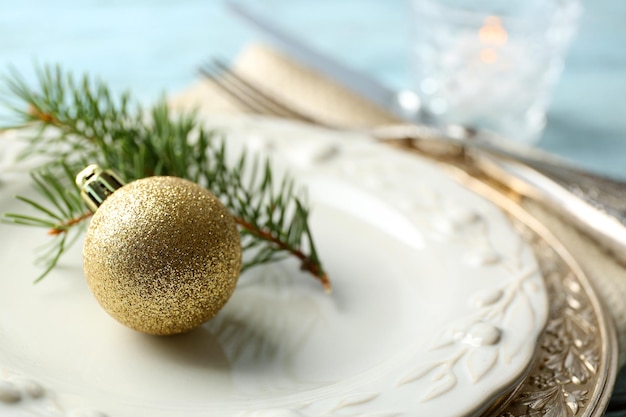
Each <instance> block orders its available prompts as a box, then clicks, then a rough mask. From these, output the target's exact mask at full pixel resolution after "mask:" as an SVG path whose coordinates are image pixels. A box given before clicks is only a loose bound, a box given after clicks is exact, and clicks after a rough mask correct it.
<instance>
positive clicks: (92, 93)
mask: <svg viewBox="0 0 626 417" xmlns="http://www.w3.org/2000/svg"><path fill="white" fill-rule="evenodd" d="M38 78H39V86H38V88H37V89H35V90H33V89H32V88H31V87H30V86H29V85H28V84H27V83H26V82H25V81H24V79H23V78H22V77H21V76H20V75H19V73H17V72H16V71H12V72H11V73H10V74H9V75H8V76H7V77H5V78H4V83H5V86H6V87H7V89H8V91H5V92H4V94H3V96H2V98H3V101H4V103H5V105H7V106H8V107H9V108H10V109H12V111H13V115H14V117H15V120H13V121H12V126H18V127H20V128H24V131H25V132H28V133H30V136H29V137H28V138H27V140H28V142H29V146H28V148H27V150H26V151H25V152H24V153H23V154H22V158H25V159H28V158H30V157H32V156H34V155H39V154H45V155H47V156H49V157H50V162H47V163H44V164H43V165H42V166H41V167H39V168H38V169H36V170H35V171H34V172H33V173H32V179H33V185H34V188H35V190H36V191H37V192H38V194H39V198H40V200H37V201H35V200H32V199H28V198H25V197H18V198H19V199H20V200H21V201H22V202H24V203H25V204H26V205H27V206H29V207H30V209H31V210H33V211H34V212H36V213H37V215H25V214H20V213H9V214H4V216H3V220H4V221H5V222H11V223H15V224H19V225H26V226H37V227H44V228H47V229H48V231H49V234H51V235H53V236H54V240H53V244H52V246H51V247H52V249H51V250H50V251H48V252H47V253H46V254H44V255H43V257H42V262H43V263H44V264H45V268H46V269H45V271H44V273H43V274H42V276H40V277H39V278H38V279H41V278H42V277H43V276H45V275H46V274H47V273H48V272H49V271H51V270H52V269H53V268H54V266H55V265H56V264H57V262H58V261H59V259H60V257H61V256H62V255H63V253H65V251H66V250H67V248H68V247H69V245H70V244H71V241H72V239H69V238H68V236H69V235H70V234H74V233H75V232H77V231H80V230H82V229H83V228H84V226H85V224H86V220H87V219H88V218H89V217H90V213H88V211H87V210H86V209H85V207H84V204H83V203H82V201H81V199H80V190H78V188H77V187H76V186H75V185H74V176H75V174H76V173H77V172H78V171H79V170H80V169H81V168H83V167H84V166H86V165H88V164H89V163H97V164H99V165H101V166H103V167H106V168H110V169H113V170H114V171H116V172H117V173H118V174H119V175H120V176H121V177H122V178H123V179H124V180H125V181H132V180H134V179H138V178H142V177H146V176H151V175H172V176H179V177H183V178H187V179H189V180H192V181H194V182H197V183H199V184H200V185H202V186H205V187H207V188H208V189H209V190H210V191H211V192H213V193H214V194H215V195H216V196H218V197H219V198H220V199H221V201H222V202H223V203H224V204H225V205H226V207H228V209H229V210H230V211H231V213H232V214H233V216H234V218H235V220H236V222H237V224H238V225H239V226H240V234H241V238H242V245H243V249H244V251H246V252H247V253H249V254H250V256H249V257H248V260H247V261H246V262H245V263H244V266H243V268H242V270H245V269H247V268H251V267H253V266H256V265H260V264H265V263H269V262H275V261H277V260H280V259H283V258H284V257H286V256H295V257H296V258H298V259H299V260H300V262H301V268H302V269H303V270H305V271H308V272H310V273H311V274H313V275H314V276H315V277H317V278H318V279H319V280H320V281H321V282H322V284H323V285H324V287H325V288H326V289H327V290H330V283H329V281H328V278H327V276H326V273H325V271H324V269H323V267H322V264H321V261H320V259H319V258H318V256H317V252H316V250H315V245H314V242H313V237H312V234H311V232H310V230H309V227H308V210H307V208H306V205H305V203H304V201H303V200H302V198H301V197H300V196H298V193H297V192H296V190H295V186H294V182H293V180H292V179H291V178H289V177H288V176H284V177H283V178H282V180H281V181H280V182H276V181H275V179H274V175H273V172H272V167H271V164H270V162H269V161H267V160H266V161H260V160H259V158H258V157H248V156H247V155H246V153H245V152H242V153H241V154H240V156H239V158H238V159H237V161H236V163H234V164H229V163H228V161H229V157H228V156H229V155H227V151H226V146H225V144H224V140H223V138H221V137H220V135H219V134H218V132H214V131H209V130H206V129H205V128H204V127H203V126H202V125H201V123H200V122H199V121H198V118H197V116H196V114H194V113H191V114H182V115H179V116H176V117H175V116H173V115H172V114H171V113H170V111H169V109H168V107H167V104H166V102H165V100H161V101H159V102H158V103H157V104H156V105H155V106H154V107H153V108H152V109H150V110H149V111H144V109H142V108H141V106H139V105H132V104H131V103H132V101H131V98H130V95H129V94H123V95H121V97H120V98H118V99H115V98H113V95H112V94H111V93H110V92H109V89H108V87H107V86H106V85H105V84H104V83H102V82H100V81H95V80H92V79H90V78H89V77H87V76H85V77H83V78H81V79H80V80H79V81H75V79H74V78H73V77H72V76H71V74H65V73H63V71H62V70H61V69H60V68H59V67H55V68H51V67H45V68H43V69H40V70H38ZM0 129H2V128H1V127H0ZM260 171H261V172H260ZM259 174H261V175H259Z"/></svg>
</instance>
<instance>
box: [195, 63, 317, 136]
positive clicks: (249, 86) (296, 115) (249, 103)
mask: <svg viewBox="0 0 626 417" xmlns="http://www.w3.org/2000/svg"><path fill="white" fill-rule="evenodd" d="M200 73H201V74H202V75H203V76H204V77H206V78H208V79H209V80H211V81H213V82H214V83H215V85H216V86H218V87H219V88H220V89H222V90H223V91H224V92H226V93H227V94H229V95H230V96H231V97H232V98H234V99H235V100H237V102H239V103H240V104H241V105H243V106H244V107H245V108H247V109H248V110H250V111H252V112H254V113H258V114H266V115H272V116H278V117H283V118H289V119H296V120H300V121H304V122H308V123H312V124H318V125H319V124H322V123H320V122H319V121H317V120H315V119H313V118H311V117H309V116H306V115H304V114H302V113H300V112H298V111H296V110H294V109H291V108H290V107H288V106H287V105H285V104H284V103H281V102H280V101H278V100H277V99H275V98H273V97H272V96H270V95H269V94H267V93H265V92H264V91H262V89H261V88H260V87H258V86H257V85H255V84H253V83H252V82H251V81H249V80H246V79H245V78H244V77H242V76H241V75H238V74H236V73H235V72H234V71H233V70H232V69H230V68H229V67H228V66H227V65H226V64H224V63H223V61H220V60H218V59H213V60H212V61H209V62H207V63H206V64H205V65H204V66H201V67H200Z"/></svg>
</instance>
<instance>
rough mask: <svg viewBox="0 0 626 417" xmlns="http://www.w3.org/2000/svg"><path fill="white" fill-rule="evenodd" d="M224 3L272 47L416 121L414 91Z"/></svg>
mask: <svg viewBox="0 0 626 417" xmlns="http://www.w3.org/2000/svg"><path fill="white" fill-rule="evenodd" d="M225 4H226V7H227V8H228V10H229V11H230V12H231V13H233V15H235V16H237V17H238V18H240V19H241V20H243V21H244V22H246V23H247V24H248V25H249V26H250V27H251V28H253V29H256V30H257V31H258V32H259V33H260V34H262V35H265V38H267V40H268V41H269V42H270V43H271V44H272V45H273V46H274V47H276V48H277V49H278V50H279V51H281V52H283V53H284V54H286V55H287V56H289V57H291V58H293V59H294V60H296V61H297V62H299V63H301V64H303V65H304V66H305V67H308V68H311V69H313V70H315V71H317V72H319V73H320V74H322V75H324V76H325V77H327V78H329V79H331V80H333V81H335V82H336V83H337V84H339V85H341V86H343V87H346V88H347V89H348V90H350V91H352V92H353V93H356V94H357V95H359V96H361V97H362V98H364V99H365V100H367V101H369V102H370V103H374V104H376V105H378V106H379V107H381V108H382V109H384V110H386V111H387V112H389V113H391V114H392V115H393V116H395V117H396V118H398V119H399V120H402V121H406V122H415V121H416V117H417V113H418V109H419V99H418V98H417V95H416V94H415V93H413V92H411V91H408V90H401V91H395V90H393V89H391V88H389V87H387V86H385V85H384V84H382V83H381V82H380V81H378V80H377V79H375V78H373V77H370V76H368V75H367V74H365V73H363V72H359V71H356V70H354V69H352V68H350V67H348V66H347V65H345V64H343V63H341V62H339V61H338V60H335V59H333V58H331V57H330V56H328V55H326V54H324V53H321V52H319V51H318V50H316V49H315V48H314V47H312V46H311V45H309V44H307V43H306V42H305V41H303V40H301V39H298V37H297V36H296V35H294V34H293V33H289V32H288V31H287V30H285V29H284V28H281V27H279V26H278V25H276V24H275V23H274V22H272V21H270V20H269V19H267V18H265V17H263V16H262V15H260V14H257V13H255V12H253V11H252V10H250V9H249V8H246V7H244V6H243V5H241V4H239V3H237V2H235V1H226V2H225Z"/></svg>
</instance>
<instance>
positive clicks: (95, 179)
mask: <svg viewBox="0 0 626 417" xmlns="http://www.w3.org/2000/svg"><path fill="white" fill-rule="evenodd" d="M76 185H78V188H80V196H81V198H82V199H83V200H84V201H85V204H87V207H89V210H91V211H92V212H95V211H96V210H97V209H98V207H100V205H101V204H102V203H103V202H104V200H106V198H107V197H108V196H110V195H111V194H113V192H114V191H115V190H117V189H118V188H121V187H122V186H123V185H124V182H123V181H122V180H121V179H120V178H119V177H118V176H117V174H115V173H114V172H113V171H110V170H104V169H102V168H101V167H100V166H99V165H96V164H92V165H89V166H87V167H86V168H85V169H83V170H82V171H80V172H79V173H78V175H77V176H76Z"/></svg>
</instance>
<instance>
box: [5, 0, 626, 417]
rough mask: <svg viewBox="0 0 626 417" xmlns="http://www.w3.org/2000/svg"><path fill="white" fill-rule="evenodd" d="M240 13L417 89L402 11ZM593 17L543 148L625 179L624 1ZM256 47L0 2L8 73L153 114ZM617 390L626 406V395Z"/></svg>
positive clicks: (297, 8) (347, 8)
mask: <svg viewBox="0 0 626 417" xmlns="http://www.w3.org/2000/svg"><path fill="white" fill-rule="evenodd" d="M511 1H514V0H511ZM517 1H523V0H517ZM242 3H244V4H248V5H251V6H252V7H253V8H254V9H255V10H258V11H261V12H263V13H267V14H268V15H270V16H272V17H273V18H274V19H276V20H278V21H280V22H281V24H282V25H284V26H286V27H288V28H290V29H292V30H293V31H294V32H295V33H297V34H299V35H300V37H303V38H305V39H308V40H310V41H311V42H312V43H313V44H314V45H315V46H317V47H318V49H321V50H322V51H325V52H328V53H329V54H331V55H334V56H335V57H337V58H339V59H341V60H343V61H345V62H347V63H349V64H351V65H352V66H354V67H356V68H359V69H361V70H363V71H365V72H368V73H370V74H371V75H374V76H375V77H378V78H379V79H381V80H382V81H384V82H385V83H387V84H388V85H390V86H393V87H397V88H400V87H410V86H411V79H410V72H409V66H408V62H409V60H408V49H409V48H408V39H409V6H408V3H407V2H406V1H405V0H387V1H382V0H292V1H287V0H257V1H252V0H247V1H242ZM585 9H586V12H585V14H584V16H583V18H582V21H581V26H580V30H579V34H578V37H577V39H576V40H575V42H574V44H573V46H572V49H571V52H570V55H569V58H568V60H567V64H566V68H565V72H564V74H563V77H562V79H561V82H560V83H559V85H558V87H557V89H556V92H555V96H554V101H553V105H552V107H551V108H550V112H549V123H548V127H547V129H546V131H545V134H544V139H543V140H542V141H541V143H540V146H541V147H542V148H545V149H548V150H550V151H553V152H556V153H558V154H561V155H564V156H566V157H569V158H572V159H573V160H575V161H577V162H578V163H580V164H581V165H583V166H586V167H588V168H592V169H594V170H597V171H599V172H603V173H607V174H611V175H615V176H620V177H622V178H626V104H625V102H626V1H624V0H596V1H586V2H585ZM255 38H256V34H255V33H253V32H251V31H249V30H247V29H246V28H245V27H244V26H243V25H242V24H241V23H240V22H238V21H237V20H235V19H234V18H232V17H231V16H230V15H229V14H228V13H227V12H226V10H225V9H224V7H223V6H222V3H221V2H220V1H216V0H186V1H184V0H183V1H180V0H154V1H149V0H82V1H70V0H60V1H53V0H21V1H10V0H1V2H0V69H2V70H4V69H5V68H7V67H8V65H13V66H15V67H16V68H17V69H18V70H19V71H21V72H22V73H24V74H25V75H26V76H27V78H32V69H33V64H34V63H36V62H38V63H60V64H62V66H63V67H64V68H65V69H68V70H72V71H73V72H76V73H82V72H84V71H87V72H89V73H91V74H93V75H98V76H100V77H101V78H102V79H104V80H106V81H108V82H109V83H110V85H111V86H112V87H113V88H114V90H117V91H122V90H124V89H131V90H132V91H133V92H134V93H135V95H136V97H138V98H139V99H140V100H141V101H142V102H144V103H145V104H149V103H150V102H151V101H153V100H154V99H156V98H157V97H158V96H159V95H160V94H163V93H176V92H177V91H179V90H182V89H183V88H185V87H186V86H188V85H189V84H191V83H192V82H194V80H195V79H196V77H197V73H196V68H197V66H198V65H199V64H200V63H201V62H203V61H204V60H205V59H206V58H208V57H212V56H219V57H223V58H226V59H232V58H233V57H234V56H235V55H236V54H237V52H238V51H239V50H240V49H241V48H242V47H243V46H244V45H245V44H246V42H248V41H250V40H252V39H255ZM622 380H626V378H622ZM618 390H620V393H621V397H620V398H626V395H624V392H626V383H624V382H622V383H621V384H618ZM613 415H614V416H618V415H624V414H623V413H622V412H616V413H614V414H613Z"/></svg>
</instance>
